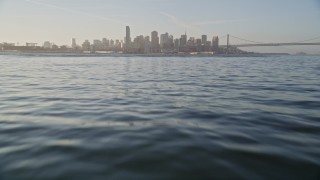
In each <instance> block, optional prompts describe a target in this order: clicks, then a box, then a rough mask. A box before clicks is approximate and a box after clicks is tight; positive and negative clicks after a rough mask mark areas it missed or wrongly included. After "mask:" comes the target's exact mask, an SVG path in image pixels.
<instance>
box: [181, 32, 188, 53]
mask: <svg viewBox="0 0 320 180" xmlns="http://www.w3.org/2000/svg"><path fill="white" fill-rule="evenodd" d="M186 49H187V34H184V35H181V38H180V46H179V51H181V52H184V51H186Z"/></svg>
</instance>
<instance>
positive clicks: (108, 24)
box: [0, 0, 320, 52]
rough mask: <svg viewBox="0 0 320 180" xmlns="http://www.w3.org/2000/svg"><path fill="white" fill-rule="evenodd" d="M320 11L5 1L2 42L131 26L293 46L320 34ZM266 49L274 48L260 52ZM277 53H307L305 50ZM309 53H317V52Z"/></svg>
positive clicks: (292, 6) (246, 5) (274, 5)
mask: <svg viewBox="0 0 320 180" xmlns="http://www.w3.org/2000/svg"><path fill="white" fill-rule="evenodd" d="M319 10H320V5H319V2H318V1H316V0H308V1H304V2H301V1H297V0H293V1H288V0H282V1H274V0H273V1H268V2H261V1H258V0H247V1H242V2H239V1H235V0H230V1H227V2H221V1H209V0H200V1H197V2H186V1H182V0H172V1H168V0H151V1H149V0H131V1H129V0H119V1H115V0H106V1H101V0H92V1H87V0H78V1H75V0H70V1H67V2H66V1H62V0H10V1H9V0H3V1H0V20H1V22H2V28H1V29H0V42H12V43H19V44H25V43H26V42H35V43H38V44H42V43H43V42H44V41H50V42H55V43H56V44H59V45H64V44H65V45H69V44H70V38H72V37H74V38H76V39H77V41H78V42H83V41H85V40H86V39H89V40H93V39H100V38H101V37H106V38H108V39H119V40H123V37H124V35H123V27H124V26H126V25H129V26H130V27H131V28H132V32H131V34H132V37H136V36H139V35H141V34H144V35H147V34H149V33H150V32H152V31H153V30H155V29H157V31H158V32H159V33H165V32H170V34H172V35H173V36H174V37H180V35H181V34H182V33H183V32H185V31H186V32H187V34H188V36H191V37H200V36H201V35H203V34H208V35H209V36H211V35H217V36H223V35H225V34H228V33H230V34H233V35H237V36H239V37H243V38H246V39H250V40H255V41H259V42H260V41H261V42H292V41H299V40H303V39H308V38H312V37H316V36H317V35H319V34H320V33H319V31H318V30H319V29H320V25H319V23H318V19H319V17H320V13H319ZM234 43H238V42H236V41H235V42H234ZM239 43H241V42H239ZM221 44H226V40H223V41H221ZM265 49H266V50H268V51H269V49H270V48H262V49H259V48H258V51H259V50H262V51H264V50H265ZM274 49H275V48H271V50H272V51H273V50H274ZM279 49H280V50H279V51H280V52H284V51H287V49H293V50H292V51H298V50H300V49H301V50H300V51H303V50H305V47H294V48H292V47H290V48H279ZM295 49H297V50H295ZM309 49H311V50H310V51H311V52H316V49H317V48H316V47H315V48H313V47H308V49H307V50H309ZM288 51H289V50H288Z"/></svg>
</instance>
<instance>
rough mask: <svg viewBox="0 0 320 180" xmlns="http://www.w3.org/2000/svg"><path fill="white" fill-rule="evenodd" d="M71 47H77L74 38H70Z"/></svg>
mask: <svg viewBox="0 0 320 180" xmlns="http://www.w3.org/2000/svg"><path fill="white" fill-rule="evenodd" d="M71 47H72V48H73V49H75V48H77V43H76V38H72V43H71Z"/></svg>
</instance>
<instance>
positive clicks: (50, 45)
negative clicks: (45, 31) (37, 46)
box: [43, 41, 52, 49]
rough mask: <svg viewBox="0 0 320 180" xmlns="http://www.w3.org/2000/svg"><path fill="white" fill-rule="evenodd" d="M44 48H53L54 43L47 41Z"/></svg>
mask: <svg viewBox="0 0 320 180" xmlns="http://www.w3.org/2000/svg"><path fill="white" fill-rule="evenodd" d="M43 48H45V49H51V48H52V44H51V43H50V42H49V41H45V42H44V43H43Z"/></svg>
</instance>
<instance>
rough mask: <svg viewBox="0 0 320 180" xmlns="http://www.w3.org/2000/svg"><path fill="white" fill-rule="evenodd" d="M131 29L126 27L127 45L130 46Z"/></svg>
mask: <svg viewBox="0 0 320 180" xmlns="http://www.w3.org/2000/svg"><path fill="white" fill-rule="evenodd" d="M130 34H131V33H130V27H129V26H126V42H125V43H126V45H129V44H130V43H131V35H130Z"/></svg>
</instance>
